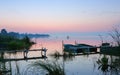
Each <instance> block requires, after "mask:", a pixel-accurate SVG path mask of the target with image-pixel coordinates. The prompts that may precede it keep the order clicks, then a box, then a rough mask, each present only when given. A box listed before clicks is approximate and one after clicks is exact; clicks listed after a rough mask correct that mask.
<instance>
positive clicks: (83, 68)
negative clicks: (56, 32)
mask: <svg viewBox="0 0 120 75" xmlns="http://www.w3.org/2000/svg"><path fill="white" fill-rule="evenodd" d="M79 38H82V37H70V38H69V39H67V38H66V37H65V36H64V37H57V36H55V37H53V36H51V37H50V38H33V39H32V40H33V41H35V42H37V44H36V45H33V46H32V47H31V49H40V48H42V47H45V48H47V49H48V50H47V57H48V58H47V59H31V60H20V61H7V62H0V63H1V64H0V66H1V70H4V69H3V68H5V69H6V70H11V71H10V72H8V75H44V74H45V72H44V71H42V70H41V69H35V68H34V69H32V68H31V69H28V67H29V66H30V64H32V63H33V62H36V61H56V62H59V63H60V64H61V65H63V68H64V70H65V73H66V75H117V74H116V72H115V71H114V70H109V71H106V72H104V71H103V70H101V69H98V68H99V66H100V65H99V64H97V61H98V59H101V58H102V57H103V55H101V54H91V55H79V56H75V57H71V58H63V57H60V58H54V57H51V56H49V54H52V53H54V52H55V51H59V52H60V53H62V41H64V43H71V44H74V43H75V41H77V43H87V44H91V45H97V46H99V45H100V44H99V40H96V39H94V38H92V37H91V39H89V40H87V39H82V40H79ZM38 56H41V53H40V52H39V51H36V52H29V53H28V57H38ZM107 57H108V58H109V63H111V57H112V61H115V60H116V59H119V60H120V56H117V57H116V56H109V55H107ZM4 58H23V53H21V52H18V53H16V54H15V53H14V54H13V53H11V54H8V53H5V54H4ZM118 68H120V67H118ZM5 75H7V74H5ZM56 75H57V74H56ZM118 75H120V73H119V72H118Z"/></svg>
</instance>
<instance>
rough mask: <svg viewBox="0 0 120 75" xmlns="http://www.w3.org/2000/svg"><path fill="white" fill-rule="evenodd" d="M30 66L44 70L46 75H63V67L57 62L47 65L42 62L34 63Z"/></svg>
mask: <svg viewBox="0 0 120 75" xmlns="http://www.w3.org/2000/svg"><path fill="white" fill-rule="evenodd" d="M31 66H32V67H34V68H35V67H39V69H43V70H45V71H46V72H47V73H46V75H65V72H64V69H63V66H61V65H60V64H59V63H57V62H52V63H51V62H50V63H48V62H43V61H37V62H34V63H33V64H32V65H31ZM37 69H38V68H37Z"/></svg>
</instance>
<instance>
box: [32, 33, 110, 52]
mask: <svg viewBox="0 0 120 75" xmlns="http://www.w3.org/2000/svg"><path fill="white" fill-rule="evenodd" d="M82 35H83V34H82ZM82 35H80V33H76V34H73V33H71V34H68V35H67V34H65V33H64V34H54V35H50V37H49V38H33V39H32V40H33V41H35V42H37V44H35V45H34V46H32V48H31V49H36V48H42V47H46V48H47V49H48V51H47V53H48V54H49V53H52V52H54V51H56V50H57V51H60V52H62V40H63V41H64V44H75V42H77V43H84V44H89V45H93V46H100V45H101V39H100V37H99V36H98V35H95V34H92V35H87V34H84V35H83V36H82ZM67 37H69V38H67ZM108 38H109V37H108ZM106 39H107V38H106ZM107 40H108V39H107ZM105 42H107V41H105Z"/></svg>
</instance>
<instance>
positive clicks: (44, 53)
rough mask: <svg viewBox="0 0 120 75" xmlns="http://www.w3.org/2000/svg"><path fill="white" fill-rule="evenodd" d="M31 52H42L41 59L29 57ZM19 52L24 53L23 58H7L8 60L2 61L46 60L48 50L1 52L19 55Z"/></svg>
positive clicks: (1, 51)
mask: <svg viewBox="0 0 120 75" xmlns="http://www.w3.org/2000/svg"><path fill="white" fill-rule="evenodd" d="M31 51H40V52H41V56H39V57H28V53H29V52H31ZM17 52H23V58H7V59H2V60H1V61H19V60H30V59H45V58H47V57H46V52H47V49H46V48H42V49H32V50H27V49H25V50H0V53H17Z"/></svg>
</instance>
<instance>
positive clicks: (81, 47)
mask: <svg viewBox="0 0 120 75" xmlns="http://www.w3.org/2000/svg"><path fill="white" fill-rule="evenodd" d="M64 50H65V51H70V52H75V53H82V52H97V48H96V47H95V46H91V45H87V44H76V45H72V44H64Z"/></svg>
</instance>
